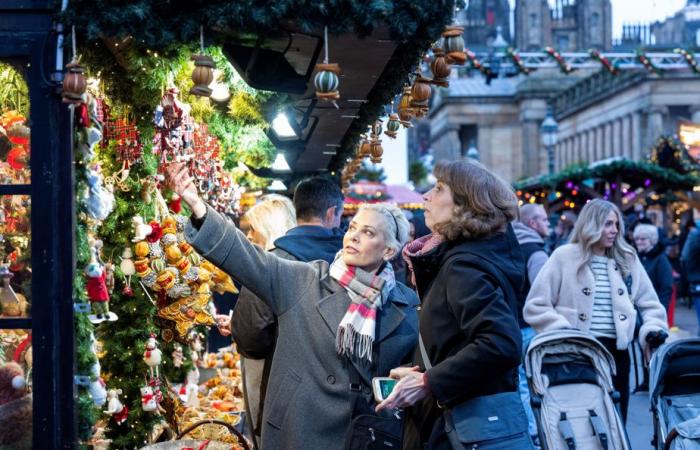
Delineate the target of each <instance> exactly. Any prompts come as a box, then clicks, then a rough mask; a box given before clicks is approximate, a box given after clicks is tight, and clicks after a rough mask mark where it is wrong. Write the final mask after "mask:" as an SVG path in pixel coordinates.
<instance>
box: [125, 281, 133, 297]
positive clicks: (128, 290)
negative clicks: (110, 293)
mask: <svg viewBox="0 0 700 450" xmlns="http://www.w3.org/2000/svg"><path fill="white" fill-rule="evenodd" d="M122 295H126V296H127V297H133V296H134V290H133V289H131V286H129V285H128V284H127V285H126V286H124V289H122Z"/></svg>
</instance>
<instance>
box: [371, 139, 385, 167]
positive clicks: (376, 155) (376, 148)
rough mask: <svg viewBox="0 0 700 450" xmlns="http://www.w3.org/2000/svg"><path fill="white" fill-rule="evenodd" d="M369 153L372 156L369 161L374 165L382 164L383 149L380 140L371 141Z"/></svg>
mask: <svg viewBox="0 0 700 450" xmlns="http://www.w3.org/2000/svg"><path fill="white" fill-rule="evenodd" d="M370 152H371V154H372V156H371V158H370V161H372V162H373V163H374V164H379V163H380V162H382V154H383V153H384V149H383V148H382V141H381V140H380V139H376V140H374V141H372V144H371V149H370Z"/></svg>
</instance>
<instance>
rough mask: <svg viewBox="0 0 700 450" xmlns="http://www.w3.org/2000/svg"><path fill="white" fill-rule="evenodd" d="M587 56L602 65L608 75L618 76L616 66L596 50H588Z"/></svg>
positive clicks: (618, 71)
mask: <svg viewBox="0 0 700 450" xmlns="http://www.w3.org/2000/svg"><path fill="white" fill-rule="evenodd" d="M588 54H589V55H590V56H591V58H592V59H593V60H595V61H598V62H599V63H601V64H602V65H603V67H604V68H605V70H607V71H608V72H609V73H611V74H613V75H619V74H620V69H618V68H617V66H616V65H613V64H612V63H611V62H610V60H609V59H608V58H606V57H605V56H603V55H602V54H601V53H600V52H599V51H598V50H596V49H590V50H588Z"/></svg>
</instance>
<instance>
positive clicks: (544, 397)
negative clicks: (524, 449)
mask: <svg viewBox="0 0 700 450" xmlns="http://www.w3.org/2000/svg"><path fill="white" fill-rule="evenodd" d="M614 370H615V361H614V360H613V357H612V355H610V353H609V352H608V351H607V350H606V349H605V347H603V345H602V344H601V343H600V342H598V341H597V340H596V339H595V338H594V337H593V336H591V335H590V334H587V333H584V332H582V331H578V330H573V329H564V330H554V331H549V332H546V333H542V334H538V335H537V336H535V337H534V339H532V341H531V342H530V346H529V348H528V349H527V355H526V357H525V371H526V373H527V378H528V385H529V387H530V397H531V402H532V410H533V413H534V414H535V419H536V420H537V428H538V434H539V438H540V445H541V446H542V450H630V449H631V446H630V444H629V439H628V437H627V433H626V432H625V425H624V424H623V423H622V418H621V417H620V414H619V412H618V409H617V407H616V403H617V402H619V395H618V394H617V393H614V392H613V383H612V373H613V372H614ZM614 398H615V400H614Z"/></svg>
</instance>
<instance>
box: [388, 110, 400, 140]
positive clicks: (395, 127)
mask: <svg viewBox="0 0 700 450" xmlns="http://www.w3.org/2000/svg"><path fill="white" fill-rule="evenodd" d="M399 128H401V121H400V120H399V116H398V115H397V114H392V115H390V116H389V120H388V121H387V122H386V131H385V132H384V134H386V135H387V136H389V137H390V138H392V139H396V132H397V131H399Z"/></svg>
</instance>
